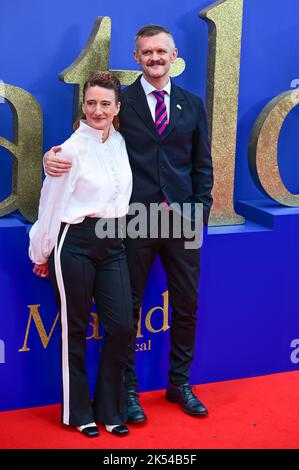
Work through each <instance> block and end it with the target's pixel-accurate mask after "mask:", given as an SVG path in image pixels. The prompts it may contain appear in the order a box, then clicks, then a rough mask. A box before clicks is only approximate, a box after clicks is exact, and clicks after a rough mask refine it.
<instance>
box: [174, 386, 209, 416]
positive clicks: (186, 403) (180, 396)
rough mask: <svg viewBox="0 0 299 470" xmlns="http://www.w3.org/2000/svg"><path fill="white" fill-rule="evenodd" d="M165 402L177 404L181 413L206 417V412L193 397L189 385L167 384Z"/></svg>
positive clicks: (201, 404) (202, 405)
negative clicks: (181, 410)
mask: <svg viewBox="0 0 299 470" xmlns="http://www.w3.org/2000/svg"><path fill="white" fill-rule="evenodd" d="M166 400H168V401H172V402H175V403H179V405H181V407H182V409H183V411H185V412H186V413H188V414H190V415H194V416H206V415H207V414H208V410H207V408H206V407H205V405H204V404H203V403H201V402H200V401H199V399H198V398H197V397H196V396H195V395H194V393H193V391H192V387H191V385H189V384H182V385H172V384H168V388H167V390H166Z"/></svg>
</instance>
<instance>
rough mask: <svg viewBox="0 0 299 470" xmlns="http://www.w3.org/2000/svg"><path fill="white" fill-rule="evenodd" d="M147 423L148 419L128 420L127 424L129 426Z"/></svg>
mask: <svg viewBox="0 0 299 470" xmlns="http://www.w3.org/2000/svg"><path fill="white" fill-rule="evenodd" d="M146 421H147V418H140V419H127V423H129V424H141V423H145V422H146Z"/></svg>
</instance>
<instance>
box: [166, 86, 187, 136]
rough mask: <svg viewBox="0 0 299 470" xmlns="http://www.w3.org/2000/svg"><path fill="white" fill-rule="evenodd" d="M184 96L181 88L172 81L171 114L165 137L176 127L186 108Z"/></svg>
mask: <svg viewBox="0 0 299 470" xmlns="http://www.w3.org/2000/svg"><path fill="white" fill-rule="evenodd" d="M183 102H184V97H183V95H182V94H181V92H180V89H179V88H178V87H177V86H176V85H175V84H174V83H173V82H171V92H170V112H169V114H170V116H169V124H168V126H167V127H166V129H165V132H164V136H163V139H166V138H167V137H168V135H169V134H170V132H171V131H172V130H173V128H174V127H175V125H176V123H177V120H178V119H179V117H180V116H181V114H182V112H183V108H184V104H183Z"/></svg>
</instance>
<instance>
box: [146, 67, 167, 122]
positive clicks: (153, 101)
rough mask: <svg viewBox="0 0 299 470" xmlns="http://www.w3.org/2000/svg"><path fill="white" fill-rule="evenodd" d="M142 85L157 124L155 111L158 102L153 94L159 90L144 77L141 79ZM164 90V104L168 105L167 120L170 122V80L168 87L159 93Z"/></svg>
mask: <svg viewBox="0 0 299 470" xmlns="http://www.w3.org/2000/svg"><path fill="white" fill-rule="evenodd" d="M140 83H141V85H142V88H143V89H144V93H145V94H146V99H147V103H148V106H149V109H150V112H151V115H152V118H153V121H154V122H155V110H156V104H157V100H156V98H155V96H154V95H153V94H152V92H153V91H155V90H157V88H155V87H154V86H153V85H151V84H150V83H149V82H148V81H147V80H146V79H145V78H144V76H143V75H142V77H141V81H140ZM162 90H164V91H165V95H164V103H165V105H166V111H167V120H168V122H169V113H170V91H171V81H170V80H168V82H167V83H166V85H165V86H164V87H163V88H162V89H161V90H158V91H162Z"/></svg>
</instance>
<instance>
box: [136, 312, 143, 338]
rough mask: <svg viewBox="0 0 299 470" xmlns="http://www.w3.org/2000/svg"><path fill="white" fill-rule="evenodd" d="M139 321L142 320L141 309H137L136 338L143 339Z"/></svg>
mask: <svg viewBox="0 0 299 470" xmlns="http://www.w3.org/2000/svg"><path fill="white" fill-rule="evenodd" d="M141 319H142V307H140V309H139V321H138V325H137V335H136V338H143V334H142V333H141Z"/></svg>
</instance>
